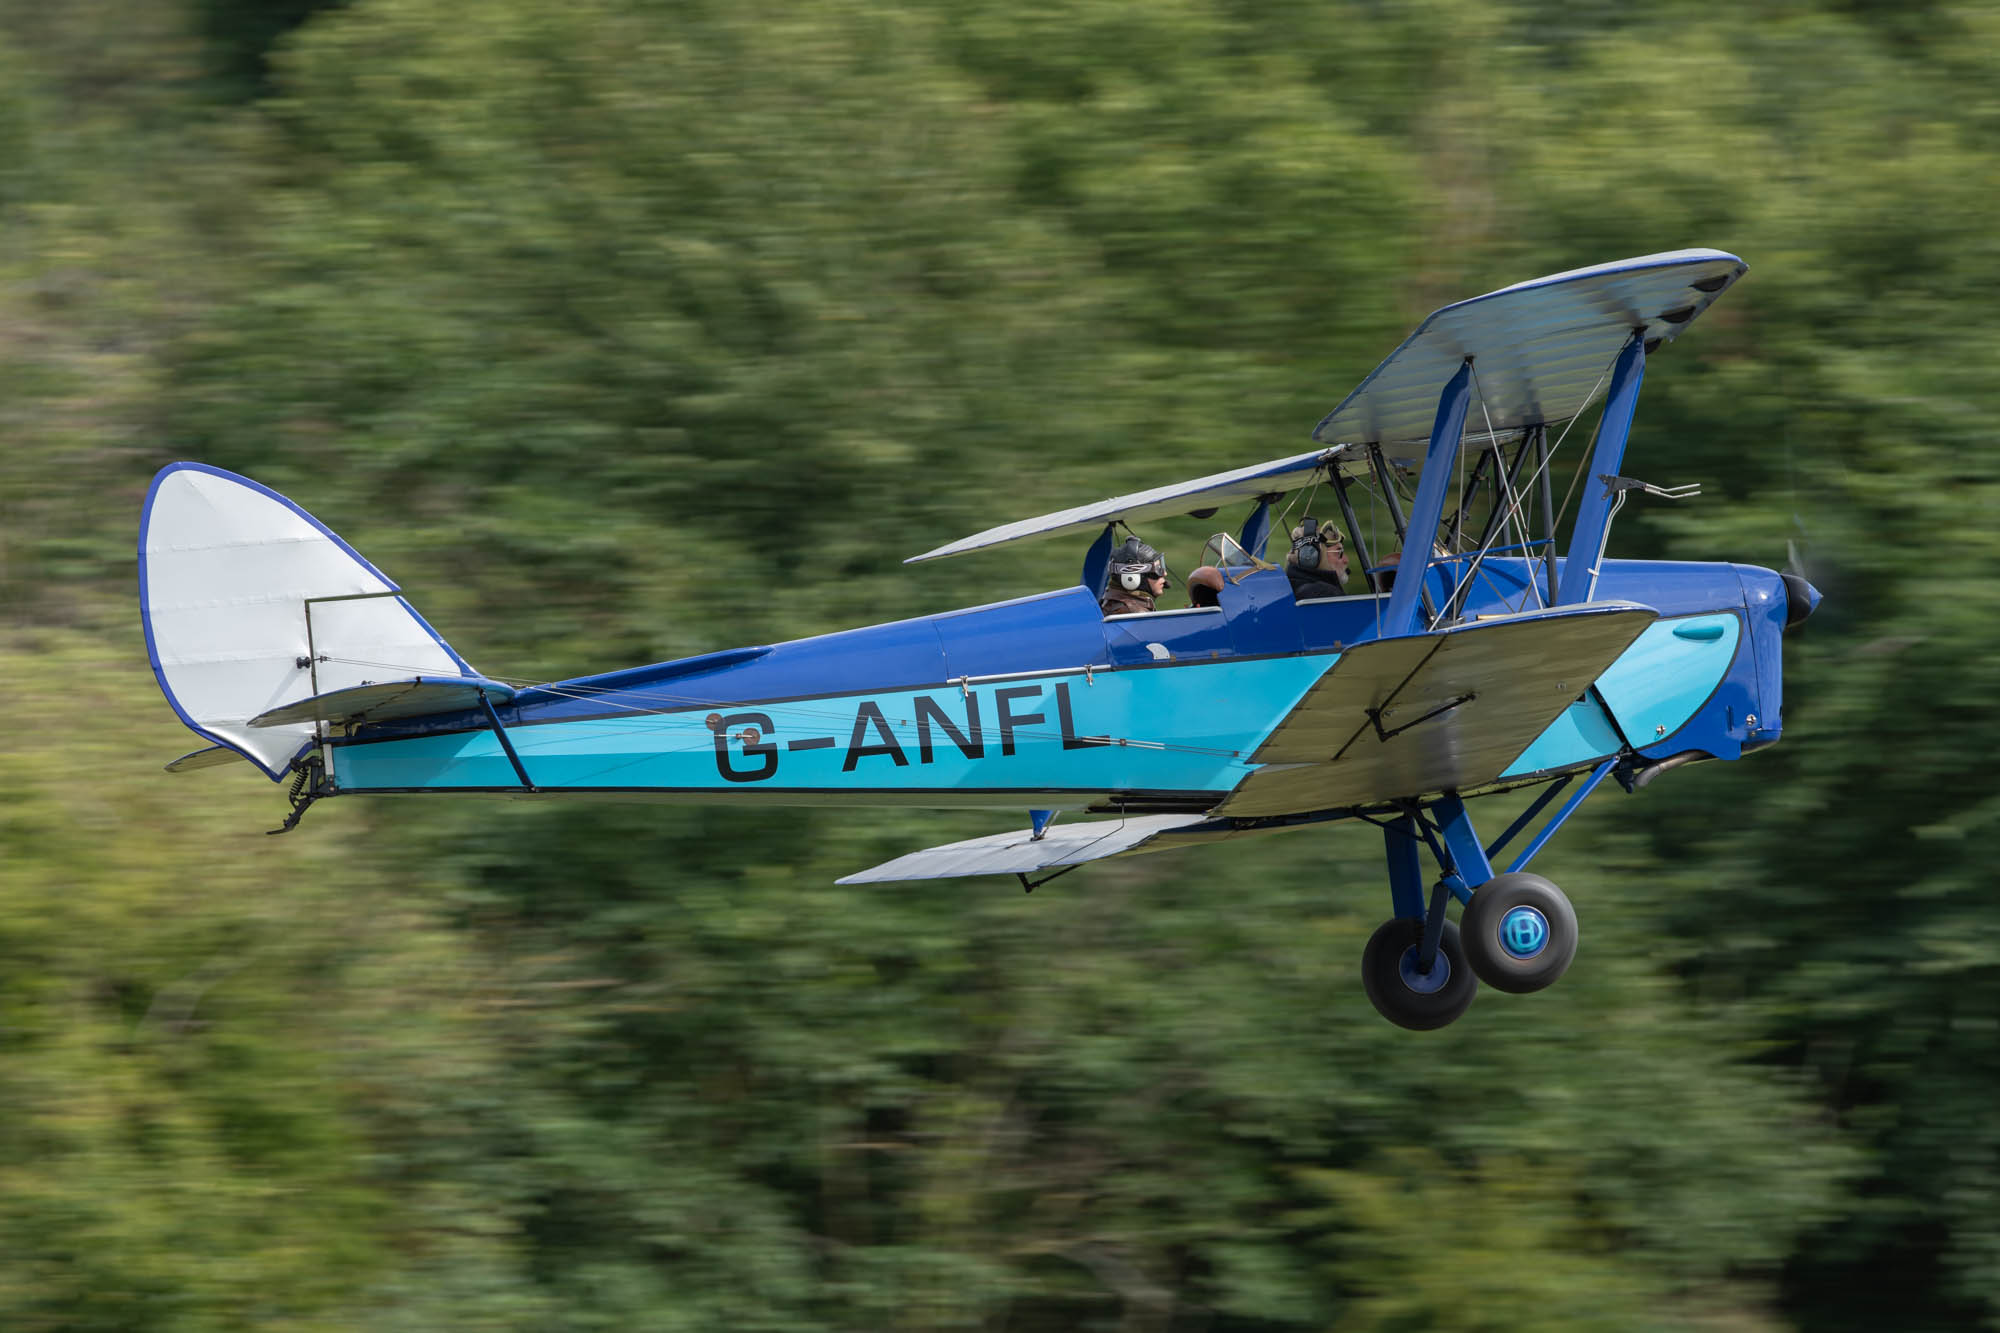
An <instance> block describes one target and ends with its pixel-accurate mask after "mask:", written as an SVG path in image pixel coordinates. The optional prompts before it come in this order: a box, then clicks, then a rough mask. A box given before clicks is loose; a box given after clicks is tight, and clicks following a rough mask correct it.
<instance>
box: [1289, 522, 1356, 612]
mask: <svg viewBox="0 0 2000 1333" xmlns="http://www.w3.org/2000/svg"><path fill="white" fill-rule="evenodd" d="M1285 577H1286V578H1288V579H1290V580H1291V581H1292V596H1293V597H1294V598H1297V599H1300V600H1303V599H1305V598H1308V597H1338V596H1340V595H1341V594H1342V592H1344V591H1345V590H1346V585H1347V551H1346V549H1345V548H1344V547H1343V546H1342V545H1341V541H1340V529H1339V528H1337V527H1335V526H1334V525H1333V524H1331V523H1326V524H1322V523H1321V522H1320V521H1319V520H1318V519H1316V518H1306V519H1302V520H1301V521H1300V523H1299V525H1298V526H1297V527H1296V528H1293V529H1292V550H1291V554H1289V555H1287V556H1286V557H1285Z"/></svg>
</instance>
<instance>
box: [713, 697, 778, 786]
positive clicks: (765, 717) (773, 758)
mask: <svg viewBox="0 0 2000 1333" xmlns="http://www.w3.org/2000/svg"><path fill="white" fill-rule="evenodd" d="M708 727H709V730H710V731H712V732H714V733H715V768H716V771H717V772H719V773H721V774H722V776H723V778H724V779H726V780H727V781H730V782H762V781H764V779H766V778H768V777H770V776H771V775H772V774H773V773H776V772H777V771H778V747H777V746H775V745H773V744H771V743H770V742H769V741H767V740H764V739H762V738H763V737H765V736H768V735H770V734H771V717H770V714H768V713H728V714H722V713H710V714H709V715H708ZM735 727H742V728H744V730H743V731H739V732H737V733H736V734H735V738H736V739H737V740H740V741H742V742H743V753H744V756H745V757H746V758H753V759H761V760H762V761H763V762H762V763H761V764H760V765H758V767H756V768H751V769H739V768H737V767H736V764H735V762H734V761H733V760H732V759H731V757H730V754H729V741H730V732H731V729H732V728H735ZM753 729H754V734H753Z"/></svg>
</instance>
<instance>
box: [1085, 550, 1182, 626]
mask: <svg viewBox="0 0 2000 1333" xmlns="http://www.w3.org/2000/svg"><path fill="white" fill-rule="evenodd" d="M1166 590H1167V562H1166V560H1165V558H1164V557H1162V556H1161V555H1160V553H1159V552H1158V551H1156V550H1154V549H1153V548H1152V547H1150V546H1148V545H1146V543H1144V542H1142V541H1140V540H1139V539H1138V538H1137V537H1127V538H1126V539H1125V544H1124V545H1123V546H1121V547H1119V548H1118V549H1117V550H1115V551H1113V552H1112V553H1111V570H1110V577H1109V578H1108V579H1107V580H1106V583H1105V589H1104V596H1103V597H1102V598H1101V599H1099V601H1098V605H1099V606H1101V607H1103V608H1104V614H1105V615H1107V616H1129V615H1133V614H1136V613H1138V612H1142V611H1150V610H1152V609H1153V602H1154V601H1155V600H1156V599H1157V598H1158V597H1159V595H1160V594H1161V593H1163V592H1165V591H1166Z"/></svg>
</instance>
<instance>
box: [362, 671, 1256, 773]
mask: <svg viewBox="0 0 2000 1333" xmlns="http://www.w3.org/2000/svg"><path fill="white" fill-rule="evenodd" d="M323 660H325V661H328V662H339V663H341V664H343V665H347V666H366V667H376V668H379V669H383V670H389V671H408V672H410V673H411V674H413V675H418V674H422V673H423V672H427V671H432V670H434V667H431V666H423V667H417V666H412V665H411V664H409V663H398V662H375V661H367V660H363V659H360V658H352V657H333V656H327V657H325V658H324V659H323ZM1077 670H1082V668H1077ZM487 679H489V680H496V681H499V682H500V683H501V684H503V685H511V686H515V687H516V688H518V689H521V690H530V689H532V690H538V691H540V692H542V693H545V694H552V695H555V696H556V697H557V698H560V699H571V700H575V701H577V702H581V703H595V704H599V705H602V706H603V707H605V708H607V709H612V710H617V711H622V712H628V713H632V714H635V715H645V716H656V715H659V714H662V713H674V712H692V711H693V710H695V709H698V708H736V709H754V710H755V711H757V712H760V713H769V714H771V715H773V716H774V717H777V716H783V717H785V718H787V719H790V720H795V721H814V722H837V723H839V724H840V725H842V726H846V725H848V724H850V723H851V722H852V721H853V716H854V715H853V713H852V712H851V711H849V710H841V709H829V708H823V707H821V708H816V707H813V706H812V703H811V701H802V702H786V701H779V702H764V701H761V700H756V699H716V698H706V697H702V696H699V695H688V694H676V693H671V692H668V691H664V690H645V689H615V688H613V689H606V688H604V687H600V686H567V687H566V686H564V685H562V684H560V683H555V682H546V681H544V682H530V681H528V680H526V679H523V678H511V677H507V676H499V675H489V676H488V677H487ZM953 683H956V682H946V684H947V685H949V684H953ZM912 688H913V687H909V686H896V687H891V691H890V692H895V693H900V692H903V691H905V690H911V689H912ZM614 695H616V696H620V697H612V696H614ZM626 699H640V700H648V701H651V702H649V703H627V702H624V700H626ZM659 705H665V706H659ZM564 720H566V721H577V722H582V721H595V720H599V719H590V718H574V719H564ZM883 720H884V721H885V722H886V723H888V724H889V725H890V726H891V727H892V728H894V727H912V728H913V727H915V726H916V725H917V721H916V719H915V718H914V717H890V716H889V715H888V714H887V713H884V714H883ZM657 730H658V729H657V728H656V727H630V728H624V729H621V730H616V731H614V730H608V729H606V730H603V731H602V734H603V735H606V736H617V735H639V734H645V733H654V732H657ZM979 730H980V733H981V735H982V738H983V737H984V735H985V734H986V733H987V732H988V731H989V730H992V731H995V732H997V730H998V727H997V724H996V725H995V726H992V727H990V728H989V726H988V725H987V724H986V723H983V722H982V723H981V724H980V725H979ZM1010 730H1011V731H1012V733H1013V735H1014V736H1016V737H1018V738H1022V739H1026V740H1043V741H1060V740H1063V739H1065V736H1064V733H1063V732H1062V731H1061V729H1059V728H1048V727H1032V726H1015V727H1012V728H1010ZM707 744H708V742H707V741H706V740H704V741H702V742H701V743H699V744H692V745H689V746H687V747H686V748H685V751H680V750H672V749H667V750H660V751H657V753H662V754H667V753H682V752H693V751H698V750H701V749H703V748H705V747H706V745H707ZM1102 745H1103V747H1104V748H1114V747H1119V748H1126V749H1138V750H1161V751H1166V752H1169V753H1174V754H1189V755H1199V756H1207V757H1211V758H1237V757H1240V755H1241V753H1242V752H1241V751H1239V750H1231V749H1224V748H1223V747H1221V746H1212V745H1189V744H1185V743H1180V742H1174V741H1155V740H1142V739H1140V738H1138V737H1136V736H1112V735H1106V736H1105V737H1104V739H1103V742H1102Z"/></svg>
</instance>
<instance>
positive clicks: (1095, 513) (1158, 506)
mask: <svg viewBox="0 0 2000 1333" xmlns="http://www.w3.org/2000/svg"><path fill="white" fill-rule="evenodd" d="M1340 452H1341V451H1340V450H1338V449H1314V450H1313V451H1312V452H1310V453H1304V454H1294V455H1293V456H1292V457H1290V458H1279V459H1274V460H1272V461H1271V462H1268V463H1253V464H1251V465H1250V466H1249V467H1240V468H1237V469H1236V470H1235V471H1233V472H1217V473H1215V474H1213V475H1212V476H1207V477H1196V478H1195V479H1194V480H1193V481H1180V482H1175V483H1174V484H1173V485H1171V486H1156V487H1154V488H1153V489H1152V490H1150V491H1135V492H1133V493H1132V494H1131V495H1117V496H1113V497H1112V498H1111V499H1109V500H1098V501H1096V502H1094V503H1092V504H1087V505H1078V506H1076V507H1075V508H1074V509H1063V510H1059V511H1057V512H1056V513H1053V514H1043V515H1042V516H1040V517H1039V518H1024V519H1022V520H1020V521H1019V522H1017V523H1003V524H1001V525H1000V526H999V527H997V528H988V529H987V530H986V531H984V532H976V533H974V534H973V535H972V536H970V537H962V538H960V539H959V540H958V541H955V542H947V543H945V544H944V545H943V546H940V547H938V548H936V549H935V550H930V551H925V552H924V553H923V554H922V555H913V556H911V557H910V558H909V559H908V560H905V561H904V562H903V563H904V564H906V565H913V564H915V563H916V562H917V561H919V560H936V559H938V558H939V557H940V556H947V555H962V554H964V553H965V552H967V551H977V550H979V549H980V548H982V547H986V546H999V545H1001V544H1002V543H1005V542H1015V541H1020V540H1022V539H1023V538H1027V537H1052V536H1054V535H1055V534H1057V533H1059V532H1095V531H1096V530H1097V529H1099V528H1101V527H1103V526H1104V525H1105V524H1106V523H1109V522H1111V521H1112V520H1114V519H1122V520H1124V521H1125V522H1127V523H1131V522H1134V521H1135V520H1138V519H1144V518H1156V517H1162V516H1166V515H1171V514H1185V513H1187V512H1188V511H1189V510H1192V509H1206V508H1208V507H1210V506H1212V505H1219V504H1221V503H1222V502H1223V501H1225V500H1248V499H1252V498H1254V497H1256V496H1259V495H1270V494H1273V493H1279V494H1282V493H1283V492H1285V491H1290V490H1296V489H1297V488H1299V487H1301V486H1304V485H1306V484H1308V483H1309V482H1311V481H1312V480H1313V478H1314V477H1316V476H1317V475H1318V474H1319V470H1320V468H1321V467H1322V466H1324V465H1325V464H1326V463H1329V462H1331V461H1333V459H1334V458H1335V457H1336V456H1337V455H1338V454H1339V453H1340Z"/></svg>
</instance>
